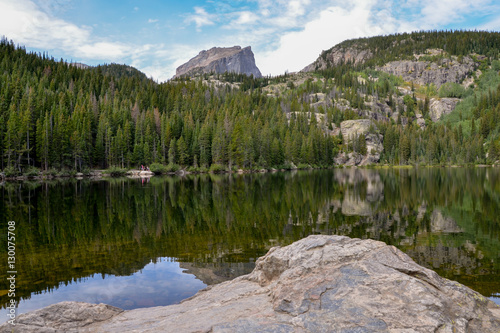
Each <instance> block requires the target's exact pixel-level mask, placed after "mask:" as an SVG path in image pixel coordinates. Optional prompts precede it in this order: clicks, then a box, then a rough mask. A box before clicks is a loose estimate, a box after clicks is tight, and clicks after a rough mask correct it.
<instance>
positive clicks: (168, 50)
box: [0, 0, 500, 81]
mask: <svg viewBox="0 0 500 333" xmlns="http://www.w3.org/2000/svg"><path fill="white" fill-rule="evenodd" d="M71 6H72V3H71V1H70V0H0V8H1V10H0V34H3V35H5V36H7V37H8V38H10V39H13V40H14V41H15V42H16V43H18V44H20V45H26V46H27V47H28V48H35V49H40V50H47V51H50V52H53V51H57V52H59V53H62V54H64V55H67V56H68V58H69V59H68V60H71V59H73V60H74V61H81V62H84V63H85V62H87V63H89V62H90V63H92V62H96V61H99V62H100V63H110V62H120V63H127V64H130V65H132V66H134V67H137V68H138V69H140V70H142V71H144V72H145V73H146V74H147V75H148V76H153V77H154V78H155V79H158V80H160V81H163V80H167V79H169V78H171V77H172V76H173V75H174V74H175V68H176V67H177V66H179V65H181V64H182V63H184V62H186V61H188V60H189V59H190V58H191V57H193V56H195V55H196V54H198V52H199V51H200V50H202V49H209V48H211V47H213V46H233V45H241V46H248V45H251V46H252V50H253V51H254V53H255V58H256V62H257V66H258V67H259V68H260V69H261V71H262V73H263V74H264V75H267V74H271V75H279V74H283V73H284V72H285V71H297V70H300V69H302V68H303V67H305V66H306V65H308V64H310V63H311V62H313V61H314V60H315V59H316V58H317V57H318V55H319V54H320V53H321V51H322V50H325V49H328V48H330V47H332V46H334V45H336V44H338V43H340V42H342V41H344V40H346V39H351V38H357V37H365V36H373V35H381V34H390V33H395V32H409V31H414V30H420V29H444V28H447V29H450V28H463V29H471V28H472V29H473V28H478V29H487V30H498V29H500V14H499V13H500V4H497V2H496V1H494V0H474V1H472V0H441V1H436V0H403V1H396V0H328V1H322V0H240V1H237V2H234V1H206V2H204V1H201V0H200V4H199V5H197V6H194V7H192V8H186V7H185V6H183V7H182V6H181V7H182V8H183V9H182V10H184V12H182V11H180V12H178V13H177V14H176V17H178V22H175V23H172V22H169V20H168V19H167V18H166V17H164V16H161V17H159V16H157V15H163V13H156V12H150V13H148V14H146V12H147V10H148V8H147V7H145V6H142V7H141V9H140V13H143V12H144V15H148V16H149V17H148V16H143V17H142V20H141V22H142V24H143V26H142V27H139V26H138V27H135V26H134V28H132V29H130V30H129V31H127V32H123V35H118V36H117V35H115V36H113V37H111V36H110V35H106V36H104V35H99V34H98V30H96V29H97V28H95V27H94V26H93V25H92V24H89V25H88V26H86V25H77V24H74V23H72V22H69V21H68V20H64V19H62V18H61V16H62V15H61V11H62V9H61V8H64V10H71ZM450 8H453V10H450ZM130 11H132V12H134V14H133V15H140V13H139V8H138V7H133V8H132V7H129V9H128V12H127V13H130ZM126 15H127V14H126V13H124V15H122V17H125V16H126ZM155 17H156V18H155ZM160 19H161V21H160ZM475 22H480V24H477V23H475ZM151 23H155V24H151ZM162 23H163V25H162ZM111 24H112V22H111ZM153 27H154V29H156V30H158V31H160V32H159V34H158V36H161V38H162V39H159V40H158V41H156V40H154V39H153V40H152V39H150V40H149V42H146V41H145V40H141V39H137V38H136V39H135V40H136V41H135V42H133V40H134V39H133V38H131V37H132V36H131V35H127V34H126V33H129V34H137V33H138V32H139V31H144V33H145V34H146V35H148V32H151V31H152V30H147V29H153ZM208 27H210V29H206V28H208ZM141 29H142V30H141ZM161 29H163V30H161ZM173 29H177V30H175V32H172V31H173ZM169 32H170V33H171V35H172V36H174V37H172V38H171V39H170V40H165V39H163V36H165V34H167V33H169ZM181 32H182V34H181ZM178 33H179V34H178ZM177 35H179V36H182V37H175V36H177ZM117 38H118V39H117ZM176 38H177V39H176Z"/></svg>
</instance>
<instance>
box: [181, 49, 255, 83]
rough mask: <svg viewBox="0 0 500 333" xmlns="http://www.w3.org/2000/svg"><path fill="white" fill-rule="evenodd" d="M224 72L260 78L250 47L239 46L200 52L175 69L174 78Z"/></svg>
mask: <svg viewBox="0 0 500 333" xmlns="http://www.w3.org/2000/svg"><path fill="white" fill-rule="evenodd" d="M225 72H232V73H238V74H246V75H249V76H250V75H253V76H254V77H256V78H259V77H262V74H261V73H260V70H259V68H258V67H257V66H256V65H255V58H254V55H253V52H252V49H251V47H250V46H247V47H245V48H243V49H242V48H241V47H240V46H233V47H213V48H211V49H210V50H208V51H206V50H203V51H201V52H200V53H199V54H198V55H197V56H196V57H194V58H192V59H191V60H189V61H188V62H187V63H185V64H183V65H181V66H179V67H177V70H176V73H175V76H174V78H176V77H182V76H195V75H199V74H204V73H225Z"/></svg>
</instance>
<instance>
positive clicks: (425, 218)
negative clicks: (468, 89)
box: [0, 168, 500, 301]
mask: <svg viewBox="0 0 500 333" xmlns="http://www.w3.org/2000/svg"><path fill="white" fill-rule="evenodd" d="M498 176H499V172H498V170H496V169H487V170H484V169H421V170H414V169H410V170H407V169H403V170H397V169H396V170H369V169H354V168H353V169H347V170H338V169H335V170H328V171H314V172H289V173H275V174H265V175H261V174H250V175H198V176H187V177H183V178H180V177H164V178H163V177H153V178H152V179H151V182H150V183H149V184H144V185H143V184H141V183H140V182H138V181H137V180H129V179H112V180H109V181H74V180H72V181H67V182H53V183H43V184H39V183H24V184H17V183H7V184H5V185H4V186H3V187H2V188H1V193H2V194H1V195H2V200H1V202H0V205H1V206H0V208H1V209H0V218H2V219H3V220H5V221H8V220H15V221H16V225H17V232H18V235H17V236H18V238H17V240H18V249H19V250H18V261H19V265H18V267H19V278H20V280H19V284H18V289H19V292H20V293H19V294H20V295H22V297H29V295H30V293H31V292H33V291H41V290H47V289H50V288H54V287H57V285H58V284H59V283H61V282H63V283H67V282H68V281H72V280H76V279H79V278H85V277H87V276H91V275H93V274H96V273H98V274H117V275H128V274H132V273H133V272H135V271H137V270H139V269H141V268H142V267H144V265H145V264H147V263H148V262H149V261H150V260H151V259H153V260H154V258H157V257H172V258H177V259H176V260H178V261H182V262H186V263H191V264H186V268H189V269H190V270H191V271H193V272H198V274H199V275H200V276H202V277H203V278H204V279H205V280H207V281H208V280H210V279H212V280H213V281H216V280H217V279H218V278H221V277H222V278H227V277H234V276H236V275H238V274H240V273H244V272H246V271H247V270H249V269H250V268H249V267H247V266H248V265H247V263H252V262H253V261H255V259H256V258H257V257H259V256H261V255H263V254H264V253H265V252H266V251H267V249H269V248H270V247H271V246H275V245H282V244H283V245H284V244H288V243H290V242H292V241H293V240H296V239H300V238H302V237H305V236H307V235H309V234H312V233H328V234H332V233H335V234H344V235H349V236H351V237H359V238H368V237H369V238H373V239H379V240H382V241H385V242H387V243H389V244H394V245H396V246H398V247H400V248H401V249H403V250H405V251H406V252H407V253H409V254H410V255H411V256H412V257H413V258H415V259H416V260H417V262H419V263H420V264H423V265H425V266H427V267H431V268H434V269H436V270H438V272H440V273H441V274H444V275H446V276H447V277H450V278H454V279H458V278H460V279H462V280H466V279H468V280H469V281H468V282H469V283H468V284H469V285H473V286H474V287H475V288H476V289H478V290H479V289H480V288H479V287H478V286H476V285H474V279H473V278H472V277H473V276H475V275H480V276H481V277H491V279H492V280H493V278H498V275H499V268H498V267H499V262H500V259H499V258H498V253H500V245H499V243H500V240H499V225H500V222H499V216H498V211H500V210H499V208H500V181H499V177H498ZM3 231H4V230H2V232H3ZM2 251H3V249H2ZM238 263H241V264H242V265H243V266H242V267H244V269H241V271H240V270H239V269H234V267H239V266H241V265H238ZM233 264H237V265H236V266H234V265H233ZM2 265H4V264H2ZM187 266H189V267H187ZM233 266H234V267H233ZM202 270H203V271H202ZM208 270H211V272H210V271H208ZM5 271H6V269H2V272H5ZM214 272H215V273H214ZM0 274H1V273H0ZM211 274H214V275H213V276H211ZM455 274H459V275H455ZM0 278H2V277H1V276H0ZM203 278H202V280H203ZM476 280H477V279H476ZM483 280H484V279H483ZM497 280H500V279H497ZM2 281H5V279H4V278H3V279H2ZM493 281H494V280H493ZM463 282H465V283H467V281H463ZM1 283H5V282H1ZM482 285H489V286H490V287H491V285H492V284H491V283H489V284H482ZM493 285H494V287H491V288H489V289H487V290H486V289H485V290H483V292H484V293H485V294H488V292H487V291H488V290H491V291H493V290H495V291H498V290H500V288H499V286H498V283H497V284H494V283H493ZM0 288H1V289H5V288H4V286H3V285H0ZM494 288H496V289H494ZM2 301H4V300H3V299H2Z"/></svg>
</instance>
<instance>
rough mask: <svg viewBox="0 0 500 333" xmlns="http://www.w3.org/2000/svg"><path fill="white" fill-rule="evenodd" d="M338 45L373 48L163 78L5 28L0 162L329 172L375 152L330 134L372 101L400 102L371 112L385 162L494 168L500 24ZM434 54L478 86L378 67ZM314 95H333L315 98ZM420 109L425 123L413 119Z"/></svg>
mask: <svg viewBox="0 0 500 333" xmlns="http://www.w3.org/2000/svg"><path fill="white" fill-rule="evenodd" d="M339 47H356V48H363V49H366V50H370V52H371V53H372V57H371V58H369V59H367V60H366V61H365V62H364V63H361V64H359V63H352V62H349V61H347V62H343V63H340V64H336V65H333V64H329V65H328V68H326V69H321V70H319V69H318V70H316V71H314V72H310V73H294V74H288V73H286V74H284V75H281V76H277V77H264V78H259V79H257V78H253V77H247V76H245V75H241V74H234V73H224V74H215V73H213V74H211V75H208V74H205V75H201V76H199V77H196V78H182V79H175V80H170V81H167V82H164V83H158V82H156V81H154V80H152V79H149V78H147V77H146V75H144V74H143V73H141V72H140V71H138V70H136V69H134V68H132V67H129V66H126V65H118V64H109V65H100V66H97V67H88V68H80V66H75V65H74V64H71V63H67V62H65V61H64V60H63V59H61V60H59V61H57V60H55V59H54V58H52V57H50V56H49V55H47V54H45V53H34V52H27V51H26V49H25V48H24V47H22V46H16V45H15V44H14V42H13V41H9V40H8V39H7V38H5V37H4V38H3V39H2V40H1V41H0V133H1V134H0V139H1V140H0V169H2V170H3V172H4V174H5V175H8V176H12V175H19V174H25V175H30V174H37V173H39V172H40V171H42V172H44V173H54V174H55V173H58V172H59V173H60V172H68V173H76V172H83V173H85V172H89V170H91V169H113V168H115V169H121V170H122V169H130V168H137V167H138V166H140V165H148V166H152V169H154V170H153V171H157V172H167V171H177V170H180V169H185V170H188V171H195V172H196V171H198V172H206V171H213V172H218V171H225V170H237V169H246V170H258V169H263V168H264V169H270V168H277V169H290V168H296V167H298V168H309V167H312V168H321V167H331V166H333V165H335V163H336V162H335V158H336V157H337V156H338V155H339V154H342V153H346V154H347V153H351V152H354V153H356V154H361V155H366V154H368V153H370V152H369V151H367V147H366V137H365V134H362V135H359V136H356V137H352V138H347V139H346V138H345V137H342V133H341V132H338V131H337V132H335V129H336V128H337V129H338V128H339V127H340V126H341V122H342V121H345V120H356V119H360V118H369V115H368V114H369V112H368V111H369V110H370V108H371V105H373V103H374V102H373V101H377V102H379V103H383V104H386V105H387V106H389V107H390V108H391V109H392V110H394V111H396V110H397V111H399V116H398V117H395V118H394V117H385V118H384V117H377V119H373V126H372V127H371V128H370V133H374V134H377V135H380V137H381V138H382V145H383V149H382V150H381V151H379V152H377V153H378V154H379V156H380V159H379V162H378V163H380V164H390V165H465V164H486V163H488V164H493V163H495V162H496V161H497V160H498V159H499V158H500V125H499V120H500V76H499V70H500V61H499V52H500V51H499V50H500V33H494V32H481V31H422V32H415V33H411V34H406V33H405V34H397V35H391V36H379V37H373V38H362V39H356V40H350V41H346V42H344V43H342V44H339ZM428 49H441V50H443V52H442V53H441V54H439V55H437V56H436V55H434V56H431V55H429V56H426V58H425V59H427V60H429V61H435V62H439V63H440V64H441V63H443V64H444V65H443V66H445V65H446V63H445V62H443V61H444V60H443V59H450V61H457V62H460V61H462V59H463V58H464V57H471V58H472V59H473V60H474V62H475V63H476V64H477V70H476V71H475V72H472V73H470V75H471V76H472V77H473V78H474V83H473V84H472V85H469V86H468V87H464V86H463V85H460V84H457V83H449V84H448V83H446V84H444V85H442V86H441V87H439V88H437V87H435V86H433V85H418V84H414V83H413V82H405V81H404V80H403V79H402V78H401V77H398V76H394V75H390V74H387V73H383V72H380V71H378V70H377V66H381V65H383V64H385V63H387V62H389V61H394V60H402V59H413V58H412V57H414V55H415V54H420V53H425V52H426V50H428ZM330 51H331V50H330ZM328 52H329V51H325V52H323V54H322V55H320V58H321V57H323V58H324V59H326V55H327V54H328ZM401 87H407V88H408V89H409V91H410V93H409V94H404V93H402V92H401V91H402V90H401V89H400V88H401ZM318 96H323V97H322V98H324V99H325V100H326V101H327V102H328V103H323V104H321V105H319V106H318V105H317V103H316V102H317V100H318ZM448 97H453V98H460V102H459V103H458V105H457V106H456V108H455V110H454V111H453V112H451V113H450V114H447V115H445V116H443V117H442V118H441V119H440V120H439V121H436V122H434V121H432V120H431V119H430V116H429V103H430V102H429V101H430V100H431V99H432V98H436V99H439V98H448ZM400 101H402V102H400ZM315 103H316V104H315ZM339 103H347V104H346V105H347V106H348V107H345V108H341V107H339ZM417 114H421V115H422V116H423V117H424V119H425V124H426V126H424V127H422V126H419V125H418V124H417V120H418V119H417V116H416V115H417ZM372 118H373V117H372ZM371 153H373V152H371Z"/></svg>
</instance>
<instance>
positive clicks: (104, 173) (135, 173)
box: [0, 164, 500, 182]
mask: <svg viewBox="0 0 500 333" xmlns="http://www.w3.org/2000/svg"><path fill="white" fill-rule="evenodd" d="M498 167H500V164H475V165H459V164H452V165H387V164H382V165H381V164H376V165H365V166H356V165H332V166H330V167H312V166H308V167H306V168H304V167H303V168H291V169H276V168H269V169H265V168H257V169H237V170H217V171H210V170H207V171H188V170H187V168H184V169H180V170H178V171H175V172H161V173H155V172H152V171H142V170H139V169H129V170H126V171H124V170H123V171H122V172H120V174H118V175H113V174H112V172H110V171H109V170H107V169H106V170H101V169H95V170H91V171H90V172H88V173H85V174H84V173H81V172H76V173H75V172H73V171H71V170H69V171H61V172H62V174H43V172H40V174H39V175H37V176H31V175H30V176H26V175H18V176H10V177H6V176H5V175H4V173H3V172H2V173H0V182H4V181H10V182H13V181H27V180H36V181H44V180H54V179H78V180H81V179H102V178H120V177H129V178H150V177H154V176H181V177H182V176H185V175H197V174H250V173H274V172H286V171H296V170H327V169H351V168H359V169H374V170H383V169H420V168H422V169H424V168H498Z"/></svg>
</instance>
